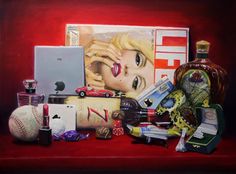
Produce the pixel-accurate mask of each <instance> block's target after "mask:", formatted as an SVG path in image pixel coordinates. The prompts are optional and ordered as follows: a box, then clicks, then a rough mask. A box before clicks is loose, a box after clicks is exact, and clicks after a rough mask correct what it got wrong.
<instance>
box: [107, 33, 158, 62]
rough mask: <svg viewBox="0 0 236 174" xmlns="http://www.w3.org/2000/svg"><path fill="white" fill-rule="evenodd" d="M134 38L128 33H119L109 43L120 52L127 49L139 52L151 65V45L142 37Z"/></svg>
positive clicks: (152, 56) (152, 58)
mask: <svg viewBox="0 0 236 174" xmlns="http://www.w3.org/2000/svg"><path fill="white" fill-rule="evenodd" d="M137 34H138V33H137ZM134 37H135V36H134V35H131V34H130V33H119V34H117V35H115V36H114V37H113V38H112V40H111V43H113V44H114V45H115V46H116V47H117V48H119V49H120V50H123V49H127V50H136V51H140V52H141V53H142V54H143V55H144V56H145V57H147V58H148V60H149V61H150V62H151V63H152V64H153V62H154V51H153V44H152V43H151V42H150V41H149V40H148V39H145V38H144V37H135V38H134Z"/></svg>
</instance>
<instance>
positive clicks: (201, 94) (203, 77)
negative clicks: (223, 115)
mask: <svg viewBox="0 0 236 174" xmlns="http://www.w3.org/2000/svg"><path fill="white" fill-rule="evenodd" d="M180 87H181V89H182V90H183V91H184V92H185V94H186V96H187V98H188V99H189V101H190V102H191V103H192V104H193V105H197V104H208V103H209V99H210V87H211V82H210V80H209V77H208V75H207V73H206V72H205V71H203V70H198V69H191V70H188V71H187V72H186V73H185V74H184V75H183V78H182V80H181V81H180Z"/></svg>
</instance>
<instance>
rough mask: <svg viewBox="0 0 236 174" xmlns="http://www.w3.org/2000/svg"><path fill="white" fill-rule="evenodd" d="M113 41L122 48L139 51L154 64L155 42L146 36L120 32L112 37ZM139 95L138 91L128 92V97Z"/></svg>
mask: <svg viewBox="0 0 236 174" xmlns="http://www.w3.org/2000/svg"><path fill="white" fill-rule="evenodd" d="M135 34H138V33H135ZM111 43H112V44H114V45H115V46H116V47H117V48H118V49H120V50H123V49H126V50H136V51H139V52H141V53H142V54H143V55H144V56H145V57H146V58H147V59H148V60H149V61H150V62H151V63H152V64H153V62H154V50H153V44H152V43H151V42H150V41H149V40H148V39H145V38H144V37H135V36H134V35H132V34H130V33H119V34H116V35H115V36H114V37H113V38H112V40H111ZM137 95H138V94H137V93H136V92H126V97H131V98H135V97H136V96H137Z"/></svg>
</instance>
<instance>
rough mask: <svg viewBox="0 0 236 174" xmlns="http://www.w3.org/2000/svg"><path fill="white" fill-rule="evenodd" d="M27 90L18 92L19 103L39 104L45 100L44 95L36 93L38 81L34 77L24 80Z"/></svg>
mask: <svg viewBox="0 0 236 174" xmlns="http://www.w3.org/2000/svg"><path fill="white" fill-rule="evenodd" d="M23 85H24V87H25V91H23V92H18V93H17V104H18V107H19V106H23V105H34V106H37V105H38V104H39V103H43V102H44V95H42V94H41V95H40V94H36V87H37V81H36V80H34V79H27V80H23Z"/></svg>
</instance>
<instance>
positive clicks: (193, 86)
mask: <svg viewBox="0 0 236 174" xmlns="http://www.w3.org/2000/svg"><path fill="white" fill-rule="evenodd" d="M209 48H210V43H209V42H207V41H204V40H202V41H198V42H197V43H196V58H195V59H194V60H193V61H191V62H189V63H186V64H183V65H181V66H180V67H178V68H177V69H176V71H175V84H176V86H177V88H179V89H182V90H183V91H184V92H185V95H186V96H187V98H188V99H189V101H190V102H191V104H192V105H198V104H205V105H208V104H209V103H216V104H223V102H224V98H225V92H226V88H227V86H228V76H227V73H226V71H225V70H224V69H223V68H221V67H220V66H219V65H216V64H214V63H213V62H212V61H211V60H210V59H209V58H208V53H209Z"/></svg>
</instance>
